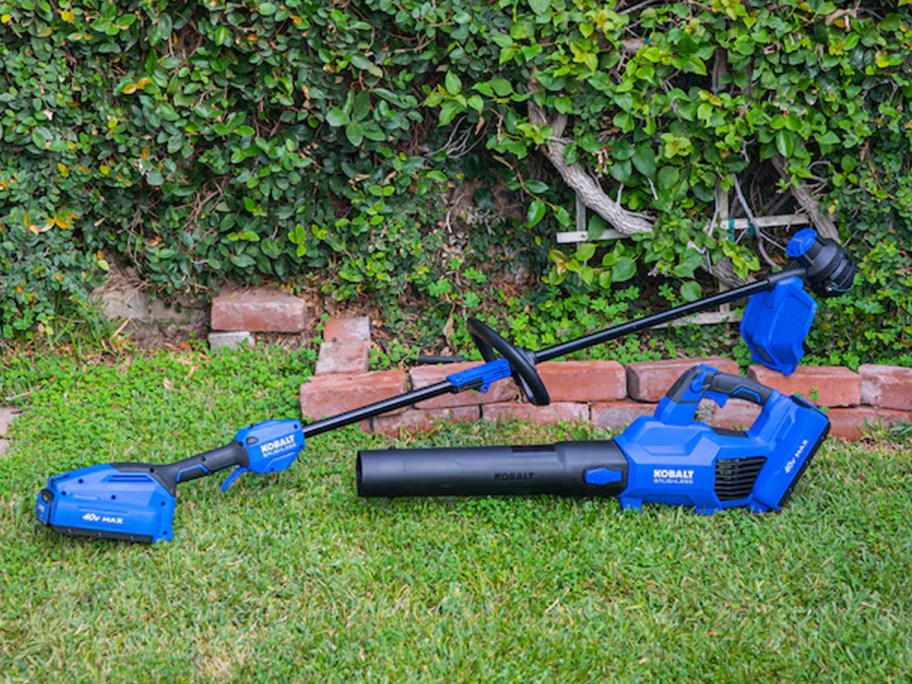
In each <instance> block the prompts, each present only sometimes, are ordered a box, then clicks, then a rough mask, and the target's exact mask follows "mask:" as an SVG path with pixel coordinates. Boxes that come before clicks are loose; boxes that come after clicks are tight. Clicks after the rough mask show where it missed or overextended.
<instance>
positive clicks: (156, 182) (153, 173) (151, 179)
mask: <svg viewBox="0 0 912 684" xmlns="http://www.w3.org/2000/svg"><path fill="white" fill-rule="evenodd" d="M146 182H147V183H148V184H149V185H152V186H154V187H160V186H162V185H164V183H165V179H164V177H163V176H162V173H161V171H159V170H158V169H154V168H153V169H149V171H148V172H147V173H146Z"/></svg>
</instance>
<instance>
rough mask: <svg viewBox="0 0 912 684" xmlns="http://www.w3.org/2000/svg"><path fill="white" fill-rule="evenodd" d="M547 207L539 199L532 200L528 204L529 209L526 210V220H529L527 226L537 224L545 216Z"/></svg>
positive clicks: (530, 226)
mask: <svg viewBox="0 0 912 684" xmlns="http://www.w3.org/2000/svg"><path fill="white" fill-rule="evenodd" d="M546 209H547V207H546V206H545V203H544V202H542V201H541V200H534V201H533V202H532V203H531V204H529V210H528V212H526V220H527V221H528V222H529V228H534V227H535V226H537V225H538V224H539V223H540V222H541V220H542V219H543V218H544V217H545V211H546Z"/></svg>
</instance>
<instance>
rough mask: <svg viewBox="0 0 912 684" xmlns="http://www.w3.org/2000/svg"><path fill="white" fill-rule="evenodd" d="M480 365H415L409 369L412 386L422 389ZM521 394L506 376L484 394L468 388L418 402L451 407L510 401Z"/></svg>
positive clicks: (421, 405)
mask: <svg viewBox="0 0 912 684" xmlns="http://www.w3.org/2000/svg"><path fill="white" fill-rule="evenodd" d="M477 365H479V364H478V362H476V361H469V362H464V363H445V364H433V365H429V366H415V367H414V368H412V369H410V370H409V375H410V376H411V379H412V387H414V388H415V389H421V388H422V387H427V386H428V385H434V384H436V383H438V382H442V381H443V380H445V379H446V377H447V376H448V375H452V374H453V373H458V372H460V371H463V370H465V369H467V368H473V367H475V366H477ZM518 394H519V388H518V387H517V386H516V383H515V382H513V380H512V379H511V378H505V379H503V380H498V381H497V382H495V383H493V384H492V385H491V387H490V388H489V389H488V391H487V392H485V393H484V394H482V393H481V392H476V391H475V390H466V391H465V392H459V393H457V394H443V395H441V396H439V397H434V398H433V399H428V400H426V401H422V402H420V403H419V404H417V405H416V406H417V408H419V409H438V408H449V407H452V406H478V405H479V404H493V403H497V402H504V401H510V400H512V399H515V398H516V397H517V396H518Z"/></svg>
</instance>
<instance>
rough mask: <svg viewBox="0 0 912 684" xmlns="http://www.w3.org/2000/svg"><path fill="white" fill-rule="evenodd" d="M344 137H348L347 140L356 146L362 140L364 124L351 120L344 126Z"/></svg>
mask: <svg viewBox="0 0 912 684" xmlns="http://www.w3.org/2000/svg"><path fill="white" fill-rule="evenodd" d="M345 137H346V138H348V142H350V143H351V144H352V145H354V146H355V147H357V146H358V145H360V144H361V142H362V141H363V140H364V126H362V125H361V124H359V123H357V122H354V121H353V122H352V123H350V124H348V126H346V127H345Z"/></svg>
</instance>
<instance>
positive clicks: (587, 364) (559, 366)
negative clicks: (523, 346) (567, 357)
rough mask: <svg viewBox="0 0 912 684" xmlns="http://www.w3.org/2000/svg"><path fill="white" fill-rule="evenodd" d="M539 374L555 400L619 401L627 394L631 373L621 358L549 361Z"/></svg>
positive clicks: (541, 365) (544, 364) (542, 365)
mask: <svg viewBox="0 0 912 684" xmlns="http://www.w3.org/2000/svg"><path fill="white" fill-rule="evenodd" d="M538 373H539V375H540V376H541V379H542V381H543V382H544V383H545V387H547V388H548V393H549V394H550V395H551V401H616V400H618V399H623V398H624V397H626V396H627V373H626V372H625V371H624V367H623V366H622V365H621V364H619V363H618V362H617V361H549V362H545V363H542V364H539V365H538Z"/></svg>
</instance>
